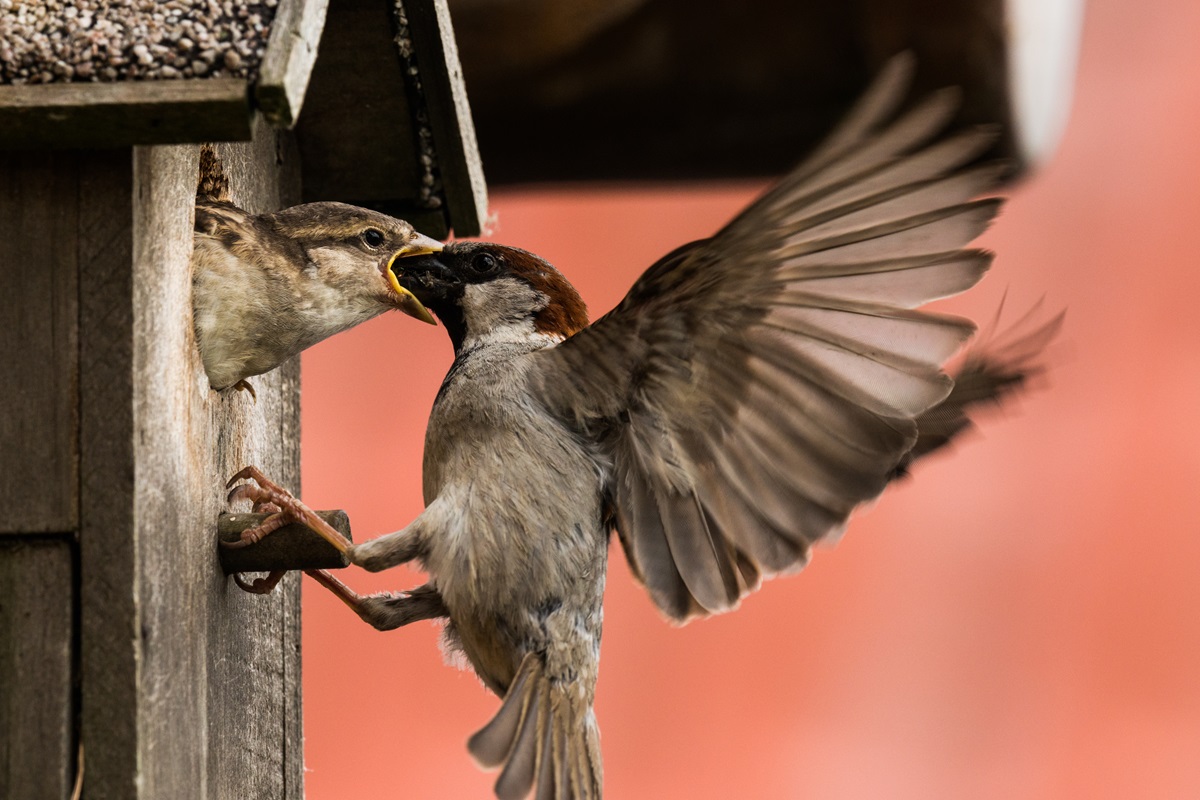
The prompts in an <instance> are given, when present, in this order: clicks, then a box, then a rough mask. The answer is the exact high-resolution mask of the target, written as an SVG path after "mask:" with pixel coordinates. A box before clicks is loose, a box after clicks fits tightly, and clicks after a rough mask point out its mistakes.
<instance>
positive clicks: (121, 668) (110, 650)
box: [63, 149, 143, 800]
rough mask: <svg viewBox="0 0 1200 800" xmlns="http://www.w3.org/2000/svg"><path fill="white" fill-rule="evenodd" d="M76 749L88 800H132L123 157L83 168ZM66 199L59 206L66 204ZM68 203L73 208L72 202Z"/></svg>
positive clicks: (88, 161)
mask: <svg viewBox="0 0 1200 800" xmlns="http://www.w3.org/2000/svg"><path fill="white" fill-rule="evenodd" d="M79 169H80V174H79V197H86V198H88V201H87V202H83V203H80V206H79V245H78V246H79V260H80V263H82V264H86V265H87V267H86V269H87V272H86V277H87V281H88V291H86V292H83V293H82V294H81V295H80V299H79V331H80V341H79V353H80V356H79V358H80V375H79V381H80V398H81V410H80V419H79V425H80V498H79V502H80V551H81V555H80V584H81V586H80V604H81V609H80V629H81V630H80V637H81V655H80V674H81V699H80V738H81V741H82V742H83V745H84V747H85V750H86V756H85V759H86V761H85V769H84V773H85V777H84V792H85V794H86V796H87V797H88V800H105V798H113V800H117V798H121V800H124V799H125V798H131V797H137V796H138V793H137V776H138V764H137V759H138V752H137V733H138V730H137V723H138V701H139V698H138V659H139V657H140V649H141V637H142V634H143V629H142V627H141V625H140V624H139V620H138V614H139V607H138V603H137V592H136V589H135V587H136V586H137V582H136V575H137V551H136V540H135V538H134V535H133V530H134V507H133V502H132V499H131V498H132V497H133V493H134V427H133V403H132V400H131V398H132V397H133V309H132V307H131V306H132V298H133V286H132V281H133V273H132V271H131V270H130V262H131V260H132V254H133V219H132V216H131V214H130V212H129V209H132V207H133V153H132V151H130V150H127V149H126V150H113V151H102V152H99V153H95V154H92V155H89V156H87V157H85V158H81V163H80V168H79ZM68 200H69V198H63V201H64V202H67V201H68ZM76 202H79V201H78V199H77V200H76Z"/></svg>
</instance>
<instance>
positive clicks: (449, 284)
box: [394, 255, 462, 312]
mask: <svg viewBox="0 0 1200 800" xmlns="http://www.w3.org/2000/svg"><path fill="white" fill-rule="evenodd" d="M394 269H395V270H396V273H397V274H396V278H397V280H398V281H399V282H400V285H401V286H403V287H404V288H405V289H407V290H408V291H410V292H412V293H413V295H414V296H415V297H416V298H417V299H418V300H420V301H421V303H422V304H423V305H426V306H428V307H429V308H431V309H433V310H434V311H435V312H436V311H437V310H438V308H440V307H443V306H444V305H445V303H446V301H447V300H449V299H450V297H451V296H453V295H454V294H455V293H456V292H457V291H458V290H460V289H461V288H462V281H461V280H459V278H458V276H457V275H455V274H454V271H453V270H451V269H450V268H449V267H448V266H446V265H445V264H443V263H442V262H441V261H440V260H438V258H437V256H435V255H424V256H409V257H408V258H405V259H404V260H403V261H396V262H395V265H394Z"/></svg>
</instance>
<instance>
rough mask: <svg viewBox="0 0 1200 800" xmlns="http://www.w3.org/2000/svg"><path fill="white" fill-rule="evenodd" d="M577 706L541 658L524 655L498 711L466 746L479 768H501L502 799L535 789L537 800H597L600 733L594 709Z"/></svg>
mask: <svg viewBox="0 0 1200 800" xmlns="http://www.w3.org/2000/svg"><path fill="white" fill-rule="evenodd" d="M576 703H577V701H576V700H575V698H574V697H573V693H572V692H571V691H570V687H569V686H559V685H555V683H554V682H553V681H551V680H550V679H549V678H548V677H546V675H545V666H544V664H543V662H542V659H541V657H540V656H538V655H537V654H534V653H530V654H529V655H527V656H525V659H524V661H522V662H521V666H520V667H519V668H518V670H517V674H516V677H515V678H513V682H512V684H511V685H510V686H509V689H508V692H507V694H506V695H505V696H504V702H503V704H502V705H501V706H500V710H499V711H498V712H497V713H496V716H494V717H493V718H492V720H491V722H489V723H488V724H487V725H485V726H484V727H483V728H482V729H480V730H479V732H477V733H476V734H475V735H474V736H472V737H471V739H470V740H469V741H468V743H467V749H468V750H469V751H470V752H471V755H472V756H474V757H475V760H476V761H478V762H479V764H480V765H481V766H484V767H499V766H502V765H503V769H502V770H501V772H500V777H499V778H497V779H496V787H495V789H496V796H497V797H498V798H500V800H521V798H524V797H526V796H528V795H529V793H530V791H532V790H534V789H535V787H536V795H535V796H536V800H600V796H601V791H602V775H601V761H600V734H599V730H598V729H597V727H596V718H595V716H594V714H593V713H592V710H591V709H590V708H588V709H585V710H583V711H582V712H580V710H579V709H577V708H576Z"/></svg>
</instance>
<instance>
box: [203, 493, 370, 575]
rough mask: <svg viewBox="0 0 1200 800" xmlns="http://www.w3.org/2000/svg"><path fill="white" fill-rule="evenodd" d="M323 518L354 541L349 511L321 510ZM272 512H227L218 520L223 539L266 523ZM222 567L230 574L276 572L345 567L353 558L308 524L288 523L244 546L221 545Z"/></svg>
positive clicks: (233, 536) (232, 540) (228, 540)
mask: <svg viewBox="0 0 1200 800" xmlns="http://www.w3.org/2000/svg"><path fill="white" fill-rule="evenodd" d="M317 515H318V516H319V517H321V519H323V520H325V521H326V522H328V523H329V524H330V525H332V526H333V527H334V528H335V529H336V530H337V531H338V532H339V533H341V534H342V535H343V536H345V537H346V538H347V539H350V540H351V541H353V538H352V537H351V535H350V517H348V516H347V515H346V512H345V511H342V510H340V509H339V510H334V511H318V512H317ZM269 516H270V514H229V513H223V514H221V516H220V517H219V518H218V520H217V538H218V540H219V541H220V542H236V541H238V540H239V538H240V537H241V534H242V531H245V530H249V529H250V528H253V527H255V526H256V525H259V524H261V523H262V521H263V520H265V519H266V518H267V517H269ZM217 552H218V554H219V556H220V559H221V570H222V571H223V572H224V573H225V574H226V575H232V574H234V573H235V572H272V571H275V570H299V569H341V568H342V567H345V566H348V565H349V563H350V562H349V561H348V560H347V559H346V556H345V555H344V554H343V553H339V552H338V551H337V549H336V548H334V546H333V545H331V544H330V543H329V542H327V541H325V539H323V538H322V537H321V536H320V534H318V533H317V532H316V531H314V530H313V529H312V528H309V527H308V526H307V525H301V524H299V523H292V524H291V525H285V526H283V527H282V528H280V529H279V530H277V531H275V532H274V533H272V534H271V535H269V536H267V537H266V538H264V539H263V540H262V541H260V542H256V543H255V544H252V545H249V546H248V547H242V548H236V549H234V548H229V547H218V548H217Z"/></svg>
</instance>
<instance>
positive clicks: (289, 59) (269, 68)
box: [254, 0, 329, 128]
mask: <svg viewBox="0 0 1200 800" xmlns="http://www.w3.org/2000/svg"><path fill="white" fill-rule="evenodd" d="M328 6H329V0H282V2H280V3H279V7H278V10H277V11H276V12H275V19H274V20H273V21H272V22H271V38H270V40H269V41H268V42H267V54H266V57H265V58H263V63H262V67H261V68H260V69H259V73H258V82H257V83H256V84H255V86H254V100H255V102H256V103H257V104H258V107H259V110H261V111H262V113H263V116H264V117H266V119H267V121H268V122H270V123H271V124H272V125H277V126H280V127H285V128H290V127H292V125H294V124H295V123H296V119H297V117H299V116H300V108H301V106H302V105H303V103H304V92H305V90H307V89H308V79H309V76H310V75H311V74H312V68H313V63H314V62H315V61H316V60H317V46H318V45H319V44H320V43H321V31H322V30H323V29H324V27H325V11H326V9H327V8H328Z"/></svg>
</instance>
